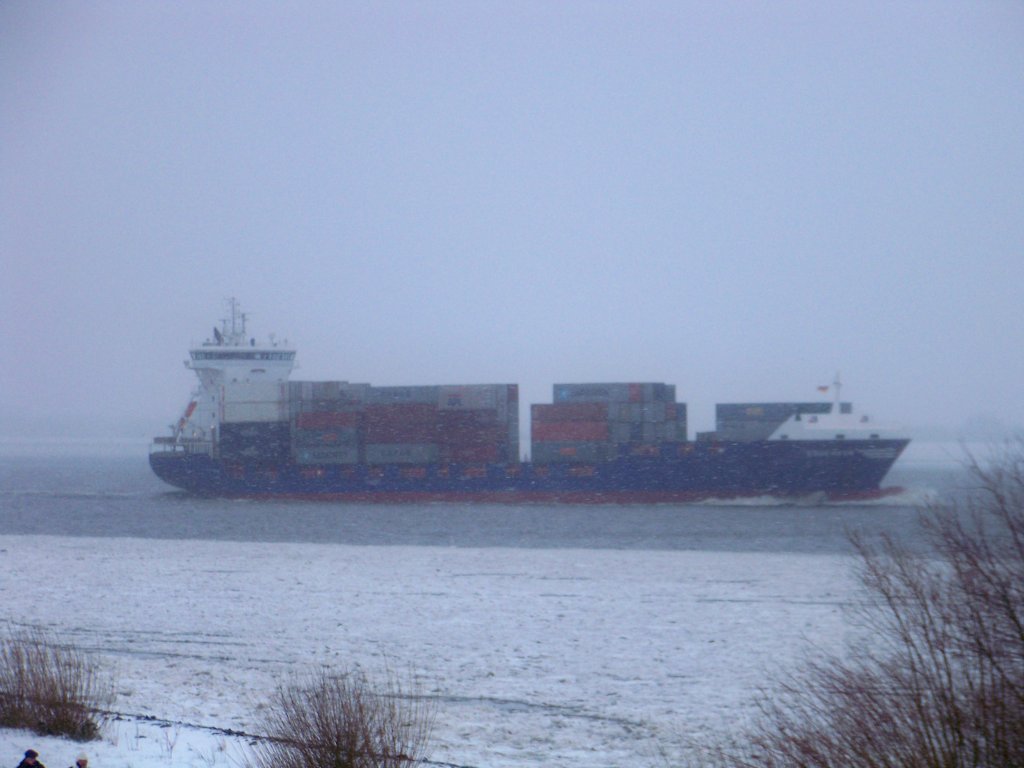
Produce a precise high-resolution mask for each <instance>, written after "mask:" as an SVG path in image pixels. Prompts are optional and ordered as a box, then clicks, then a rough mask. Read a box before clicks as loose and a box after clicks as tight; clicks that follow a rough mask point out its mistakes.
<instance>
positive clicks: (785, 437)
mask: <svg viewBox="0 0 1024 768" xmlns="http://www.w3.org/2000/svg"><path fill="white" fill-rule="evenodd" d="M779 440H789V435H779Z"/></svg>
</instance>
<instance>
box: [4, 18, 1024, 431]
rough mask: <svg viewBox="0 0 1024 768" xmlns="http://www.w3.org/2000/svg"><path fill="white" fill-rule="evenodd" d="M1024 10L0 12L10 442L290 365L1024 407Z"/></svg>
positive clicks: (894, 405)
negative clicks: (238, 357)
mask: <svg viewBox="0 0 1024 768" xmlns="http://www.w3.org/2000/svg"><path fill="white" fill-rule="evenodd" d="M1022 129H1024V4H1021V3H1019V2H952V3H951V2H924V3H892V2H878V3H876V2H868V1H866V0H857V1H856V2H850V3H843V2H827V3H820V2H794V3H785V2H783V3H750V2H738V3H728V2H725V3H708V2H683V1H680V2H672V3H657V2H632V3H613V2H565V3H549V2H535V3H531V2H520V1H517V2H509V3H498V2H457V3H452V2H440V1H438V2H404V3H392V2H372V3H369V2H367V3H358V2H345V3H337V2H323V3H319V2H305V3H267V2H255V3H254V2H251V0H247V1H246V2H219V3H200V2H192V3H181V2H166V3H163V2H161V3H156V2H88V3H86V2H59V3H58V2H38V1H37V0H25V1H23V0H7V2H4V3H3V4H0V266H2V278H0V353H2V354H0V359H2V360H3V365H2V366H0V395H2V397H0V435H8V436H10V435H20V434H50V435H55V434H57V435H59V434H66V435H81V434H85V433H88V432H89V431H92V430H94V431H96V432H98V433H102V434H104V435H115V434H116V435H126V436H143V435H148V434H151V433H157V432H161V431H162V430H163V429H164V428H165V425H167V424H169V423H170V422H171V421H172V420H174V419H175V418H176V417H177V415H178V414H179V412H180V409H181V408H182V407H183V406H184V404H185V402H186V401H187V397H188V392H189V389H190V387H191V386H192V382H193V375H192V374H191V373H190V372H189V371H187V370H186V369H185V368H184V367H183V366H182V363H181V361H182V360H183V359H184V357H185V353H186V349H187V347H188V345H189V344H190V343H191V342H198V341H201V340H202V339H203V338H205V337H206V336H207V335H208V334H209V332H210V329H211V327H212V326H213V324H214V322H215V321H216V320H217V318H218V317H220V316H221V315H222V313H223V303H224V299H225V298H226V297H228V296H237V297H238V298H239V299H240V300H241V301H242V302H243V304H244V306H245V307H246V309H247V310H248V311H249V312H250V313H251V314H252V318H253V320H252V322H253V330H255V331H256V334H257V335H259V336H261V337H262V336H264V335H265V333H267V332H270V331H273V332H276V333H277V335H278V337H279V338H288V339H289V340H290V341H291V342H292V344H293V345H294V346H295V347H296V348H297V349H298V352H299V360H300V364H301V369H300V370H299V371H297V372H296V374H295V378H301V379H347V380H351V381H368V382H371V383H374V384H382V385H383V384H434V383H463V382H464V383H480V382H518V383H519V384H520V385H521V388H522V396H523V398H524V399H526V400H529V401H534V402H537V401H545V400H549V399H550V394H551V390H550V386H551V384H552V383H554V382H557V381H626V380H634V381H636V380H653V381H666V382H669V383H674V384H676V386H677V390H678V395H679V399H680V400H681V401H686V402H688V403H689V405H690V419H691V429H692V428H694V427H696V428H698V429H707V428H710V425H711V420H712V413H713V406H714V403H715V402H725V401H736V400H789V399H808V398H810V399H813V398H814V397H815V396H816V393H815V387H816V385H818V384H825V383H828V382H829V381H830V380H831V379H832V377H833V375H834V374H835V372H836V370H840V371H842V374H843V379H844V383H845V387H844V390H843V393H844V399H845V398H846V397H848V398H849V399H852V400H854V401H855V402H857V403H858V404H859V405H860V406H862V407H864V408H865V409H867V410H868V411H869V412H871V413H872V414H873V415H875V416H876V417H878V418H881V419H884V420H886V421H894V422H897V423H903V424H908V425H923V424H940V425H951V426H959V425H961V424H963V423H965V422H966V421H967V420H969V419H972V418H975V417H977V416H979V415H984V414H990V415H992V416H995V417H997V418H999V419H1002V420H1003V421H1005V422H1007V423H1010V424H1018V425H1019V424H1024V404H1022V400H1021V396H1020V388H1021V382H1022V381H1024V311H1022V299H1024V290H1022V277H1024V258H1022V257H1024V247H1022V246H1024V215H1022V214H1024V131H1022Z"/></svg>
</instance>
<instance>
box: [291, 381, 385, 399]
mask: <svg viewBox="0 0 1024 768" xmlns="http://www.w3.org/2000/svg"><path fill="white" fill-rule="evenodd" d="M370 389H371V387H370V385H369V384H353V383H351V382H348V381H293V382H290V383H289V388H288V394H289V397H290V398H291V399H292V400H299V401H313V400H326V401H332V402H336V403H349V404H354V403H362V402H365V400H366V393H367V392H368V391H369V390H370Z"/></svg>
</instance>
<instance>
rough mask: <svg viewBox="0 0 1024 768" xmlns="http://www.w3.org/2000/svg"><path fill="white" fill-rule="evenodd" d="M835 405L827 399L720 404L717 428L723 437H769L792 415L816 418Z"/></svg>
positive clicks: (716, 421) (725, 438)
mask: <svg viewBox="0 0 1024 768" xmlns="http://www.w3.org/2000/svg"><path fill="white" fill-rule="evenodd" d="M842 405H847V406H848V405H849V403H844V404H842ZM831 408H832V404H831V403H824V402H816V403H719V404H718V405H716V406H715V430H716V432H717V433H718V434H717V437H718V439H720V440H734V441H739V442H750V441H754V440H767V439H768V438H769V437H770V436H771V435H772V433H773V432H775V430H776V429H778V428H779V426H781V425H782V423H783V422H785V421H786V420H787V419H789V418H790V417H791V416H797V415H799V416H800V417H801V418H804V417H814V416H817V415H821V414H825V413H828V412H829V411H830V410H831Z"/></svg>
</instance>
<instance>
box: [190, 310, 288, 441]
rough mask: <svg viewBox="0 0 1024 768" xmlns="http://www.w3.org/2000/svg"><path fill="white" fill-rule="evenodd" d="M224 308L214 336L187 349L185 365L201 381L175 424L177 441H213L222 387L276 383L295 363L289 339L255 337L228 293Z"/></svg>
mask: <svg viewBox="0 0 1024 768" xmlns="http://www.w3.org/2000/svg"><path fill="white" fill-rule="evenodd" d="M228 308H229V314H228V316H227V317H225V318H224V319H223V320H221V323H220V327H219V328H218V327H214V329H213V337H212V338H209V339H207V340H206V341H204V342H203V343H202V344H201V345H199V346H198V347H193V348H192V349H190V350H189V359H188V360H186V361H185V366H186V367H187V368H191V369H192V370H193V371H195V373H196V376H197V377H198V378H199V386H198V387H196V389H195V390H194V391H193V392H192V397H191V399H190V401H189V404H188V406H187V407H186V408H185V412H184V414H183V415H182V417H181V418H180V419H179V420H178V423H177V424H176V425H175V426H174V439H175V440H176V441H177V440H190V441H212V440H213V438H214V436H215V435H216V430H217V427H218V426H219V424H220V422H221V420H222V419H223V416H224V399H225V398H224V395H225V391H229V392H234V393H239V392H245V391H247V390H248V391H251V392H254V393H255V392H264V391H271V390H274V389H279V388H280V387H282V386H283V385H284V384H285V382H287V381H288V376H289V375H290V374H291V372H292V368H293V367H294V366H295V350H293V349H289V348H288V344H287V342H285V343H279V342H277V341H276V340H275V339H274V337H273V335H271V337H270V339H269V340H268V341H267V342H265V343H261V342H257V341H256V339H255V338H254V337H250V336H249V335H248V333H247V329H246V324H247V321H248V317H247V316H246V315H245V313H243V312H242V311H241V309H240V308H239V305H238V302H237V301H236V300H235V299H229V300H228ZM260 399H263V397H262V396H261V397H260Z"/></svg>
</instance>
